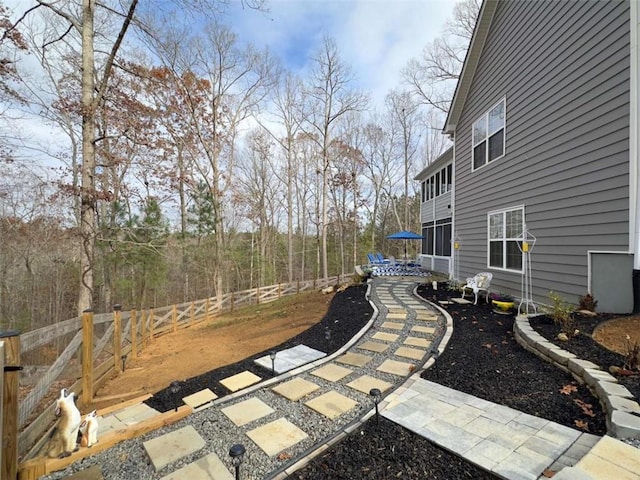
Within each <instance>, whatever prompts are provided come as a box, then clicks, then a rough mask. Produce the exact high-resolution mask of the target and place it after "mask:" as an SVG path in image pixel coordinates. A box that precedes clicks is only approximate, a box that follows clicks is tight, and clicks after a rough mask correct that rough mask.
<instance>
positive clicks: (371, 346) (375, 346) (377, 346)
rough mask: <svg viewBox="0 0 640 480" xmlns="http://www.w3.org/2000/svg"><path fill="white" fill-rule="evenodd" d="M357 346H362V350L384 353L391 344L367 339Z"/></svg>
mask: <svg viewBox="0 0 640 480" xmlns="http://www.w3.org/2000/svg"><path fill="white" fill-rule="evenodd" d="M357 348H361V349H362V350H369V351H371V352H376V353H382V352H384V351H386V350H387V349H388V348H389V345H387V344H385V343H380V342H371V341H367V342H364V343H361V344H360V345H357Z"/></svg>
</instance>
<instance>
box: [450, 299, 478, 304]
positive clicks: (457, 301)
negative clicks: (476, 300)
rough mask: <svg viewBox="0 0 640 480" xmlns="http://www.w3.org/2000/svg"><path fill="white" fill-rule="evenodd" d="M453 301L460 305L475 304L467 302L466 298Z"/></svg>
mask: <svg viewBox="0 0 640 480" xmlns="http://www.w3.org/2000/svg"><path fill="white" fill-rule="evenodd" d="M451 301H452V302H453V303H458V304H460V305H469V304H470V303H473V302H471V301H469V300H467V299H466V298H452V299H451Z"/></svg>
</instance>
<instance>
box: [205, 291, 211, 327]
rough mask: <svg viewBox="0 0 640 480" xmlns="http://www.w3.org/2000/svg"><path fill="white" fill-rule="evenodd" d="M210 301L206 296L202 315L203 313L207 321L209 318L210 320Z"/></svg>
mask: <svg viewBox="0 0 640 480" xmlns="http://www.w3.org/2000/svg"><path fill="white" fill-rule="evenodd" d="M210 303H211V302H209V297H207V299H206V300H205V301H204V315H205V320H206V321H207V323H209V320H211V317H210V316H209V307H210V306H211V305H210Z"/></svg>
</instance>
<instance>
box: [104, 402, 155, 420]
mask: <svg viewBox="0 0 640 480" xmlns="http://www.w3.org/2000/svg"><path fill="white" fill-rule="evenodd" d="M158 413H159V412H158V411H157V410H155V409H153V408H151V407H150V406H149V405H147V404H146V403H139V404H137V405H134V406H132V407H128V408H125V409H122V410H119V411H118V412H115V413H114V416H115V417H116V418H117V419H118V420H120V421H121V422H122V423H124V424H125V425H134V424H136V423H138V422H141V421H143V420H147V419H148V418H151V417H153V416H155V415H158Z"/></svg>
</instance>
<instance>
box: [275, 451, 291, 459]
mask: <svg viewBox="0 0 640 480" xmlns="http://www.w3.org/2000/svg"><path fill="white" fill-rule="evenodd" d="M290 458H291V454H290V453H287V452H282V453H281V454H279V455H278V460H289V459H290Z"/></svg>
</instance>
